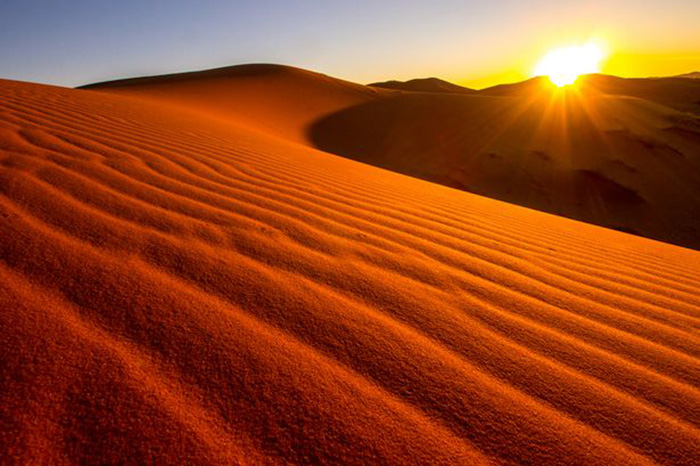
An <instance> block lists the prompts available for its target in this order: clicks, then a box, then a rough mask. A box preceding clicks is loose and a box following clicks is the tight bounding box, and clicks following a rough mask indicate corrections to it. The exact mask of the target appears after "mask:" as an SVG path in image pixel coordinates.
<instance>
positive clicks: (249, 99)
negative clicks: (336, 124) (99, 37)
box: [85, 64, 387, 142]
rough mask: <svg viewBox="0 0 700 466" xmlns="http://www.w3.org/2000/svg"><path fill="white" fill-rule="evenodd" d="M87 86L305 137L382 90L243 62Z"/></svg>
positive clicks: (293, 137)
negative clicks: (317, 124) (332, 116)
mask: <svg viewBox="0 0 700 466" xmlns="http://www.w3.org/2000/svg"><path fill="white" fill-rule="evenodd" d="M85 88H86V89H94V90H100V91H104V92H111V93H117V94H127V95H131V96H136V97H139V98H142V99H143V98H146V99H149V100H155V101H158V102H160V103H167V104H171V105H173V106H176V107H179V108H182V107H185V108H187V109H188V110H195V111H198V112H201V113H202V114H207V115H209V116H216V117H219V118H231V117H234V118H235V119H236V121H237V122H238V123H240V124H245V125H247V126H249V127H252V128H257V129H262V130H264V131H265V132H267V133H268V134H272V133H274V134H276V135H278V136H280V137H283V138H286V139H290V140H294V141H301V142H304V141H306V128H307V126H308V125H310V124H311V123H313V122H314V121H316V120H318V119H319V118H322V117H324V116H326V115H328V114H331V113H334V112H337V111H340V110H342V109H344V108H346V107H350V106H353V105H359V104H361V103H364V102H366V101H368V100H371V99H373V98H376V97H377V96H381V95H384V94H385V93H387V91H384V90H381V89H374V88H371V87H367V86H362V85H360V84H355V83H351V82H347V81H342V80H340V79H336V78H331V77H329V76H326V75H323V74H320V73H314V72H312V71H306V70H302V69H299V68H294V67H291V66H284V65H267V64H253V65H239V66H231V67H226V68H217V69H214V70H206V71H197V72H190V73H180V74H171V75H164V76H152V77H146V78H133V79H124V80H120V81H110V82H105V83H98V84H92V85H89V86H85Z"/></svg>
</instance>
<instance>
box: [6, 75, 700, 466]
mask: <svg viewBox="0 0 700 466" xmlns="http://www.w3.org/2000/svg"><path fill="white" fill-rule="evenodd" d="M309 76H310V75H307V74H305V73H304V72H296V71H295V72H292V73H290V74H285V75H283V76H278V78H279V81H278V82H277V83H276V84H275V86H279V87H278V89H279V90H280V95H279V96H278V97H279V98H280V99H282V100H283V101H284V99H296V98H297V97H296V96H290V95H289V93H288V92H286V91H284V89H286V88H289V89H291V88H294V87H295V86H296V85H297V84H293V83H289V84H285V82H286V81H285V80H287V79H289V80H292V81H294V80H302V81H303V80H306V82H307V83H309V86H310V87H309V89H310V91H309V96H312V95H315V92H312V91H311V87H313V86H315V85H316V84H313V83H317V84H318V83H320V85H322V88H323V89H326V90H327V94H326V95H322V96H321V97H320V98H319V100H318V101H313V102H315V103H313V102H309V106H308V107H307V106H304V105H301V104H300V103H299V102H297V103H298V104H299V106H298V107H297V105H296V104H294V103H293V101H291V100H287V101H284V102H283V103H280V104H279V105H280V107H279V108H277V107H276V106H275V105H276V100H274V98H272V97H270V100H269V101H268V102H267V105H268V107H260V108H258V107H256V105H257V103H256V104H255V105H250V106H249V105H247V103H246V100H245V98H244V94H243V93H240V94H236V93H235V92H236V91H232V93H231V94H225V95H220V96H219V97H220V100H219V99H217V94H216V92H217V91H216V89H217V86H219V85H221V88H225V87H226V83H225V82H219V81H218V78H213V77H212V76H206V75H205V80H207V83H208V84H207V85H206V86H204V89H205V90H206V91H201V90H200V89H199V86H198V84H197V80H196V79H195V78H194V77H192V76H189V77H187V78H186V79H185V78H183V80H182V81H180V82H178V84H177V85H178V86H179V87H178V97H177V100H173V99H171V98H170V96H168V95H165V93H164V94H163V95H157V93H153V92H151V90H148V91H144V90H142V89H132V90H130V91H129V92H126V91H124V92H122V91H120V90H119V89H117V88H111V89H109V90H106V89H104V90H101V91H97V90H70V89H62V88H57V87H50V86H42V85H35V84H27V83H18V82H12V81H0V103H1V104H0V105H1V106H0V218H1V219H2V221H0V308H1V309H2V313H1V314H0V315H1V316H2V322H1V323H0V355H1V357H0V368H1V369H0V380H1V381H2V382H1V383H2V388H3V389H2V391H0V396H1V397H2V399H1V400H0V403H1V404H2V408H3V411H2V413H3V414H2V416H1V417H0V453H1V454H2V457H3V458H4V463H7V464H52V465H53V464H95V463H100V464H123V463H134V464H207V465H209V464H347V465H353V464H357V465H364V464H387V465H391V464H396V465H405V464H416V465H422V464H426V465H428V464H430V465H438V464H441V465H455V464H469V465H477V464H503V465H520V464H522V465H525V464H549V465H555V464H556V465H606V466H607V465H623V464H624V465H628V464H629V465H632V464H634V465H695V464H697V459H698V458H699V457H700V334H699V332H698V330H699V329H700V298H699V296H700V260H699V259H700V253H698V252H695V251H692V250H688V249H683V248H679V247H676V246H672V245H668V244H664V243H660V242H656V241H652V240H648V239H644V238H640V237H636V236H632V235H627V234H624V233H620V232H616V231H612V230H606V229H603V228H599V227H596V226H592V225H588V224H584V223H579V222H576V221H573V220H568V219H565V218H561V217H556V216H553V215H548V214H544V213H540V212H537V211H534V210H529V209H526V208H522V207H518V206H515V205H511V204H506V203H502V202H499V201H496V200H492V199H488V198H485V197H481V196H477V195H474V194H470V193H466V192H462V191H458V190H454V189H450V188H447V187H444V186H440V185H437V184H432V183H429V182H425V181H421V180H418V179H414V178H410V177H407V176H403V175H401V174H398V173H393V172H390V171H386V170H383V169H380V168H376V167H372V166H369V165H365V164H361V163H358V162H355V161H352V160H347V159H345V158H342V157H337V156H334V155H331V154H328V153H324V152H322V151H319V150H316V149H313V148H310V147H308V146H307V145H306V144H303V143H302V144H300V143H299V142H304V141H303V140H304V135H303V131H302V129H303V124H304V122H306V121H308V120H309V119H310V118H312V116H313V115H322V114H325V113H326V112H338V111H340V110H339V109H341V108H343V107H345V106H350V105H358V103H357V102H358V101H359V102H362V101H363V100H367V101H372V100H373V99H374V98H373V97H372V96H371V95H369V94H367V93H366V91H365V90H364V89H363V88H361V89H357V88H355V87H354V86H352V85H341V86H339V85H336V84H337V83H335V82H330V83H328V82H325V83H324V80H323V79H322V78H318V77H312V79H307V78H308V77H309ZM223 79H224V80H225V79H228V78H223ZM245 79H249V78H247V77H246V78H245ZM265 79H270V80H273V79H277V78H274V77H271V76H268V77H266V78H265ZM252 81H253V78H252V77H250V81H249V82H247V83H245V85H246V86H250V88H252V87H254V86H255V84H254V83H253V82H252ZM325 85H327V86H326V87H323V86H325ZM144 89H145V87H144ZM132 91H134V92H132ZM142 92H143V94H142V95H141V96H140V97H139V94H140V93H142ZM200 92H201V94H200ZM324 92H325V91H324ZM370 92H371V91H370ZM146 94H148V95H146ZM202 95H203V97H201V96H202ZM245 95H248V96H251V95H252V90H251V91H250V92H248V93H247V94H245ZM234 96H235V99H234ZM200 97H201V98H200ZM254 97H255V96H254ZM229 98H231V100H230V101H229V102H230V103H231V105H229V103H227V102H226V99H229ZM256 98H257V97H256ZM298 98H299V99H300V101H301V100H303V101H304V102H306V101H307V99H305V98H303V96H298ZM467 99H470V100H465V101H464V102H465V108H464V110H465V111H472V110H469V109H470V108H473V107H472V106H475V105H478V102H477V101H474V100H471V99H472V98H469V97H467ZM478 99H482V100H483V101H484V102H489V105H491V104H492V103H495V102H492V100H493V99H496V98H488V97H479V98H478ZM489 99H491V100H489ZM381 101H382V102H383V101H384V99H382V100H381ZM249 102H252V100H251V101H249ZM255 102H258V101H257V100H256V101H255ZM377 102H380V100H377ZM479 102H480V101H479ZM234 103H235V105H233V104H234ZM398 103H399V104H400V105H404V101H403V100H401V99H399V100H398ZM219 104H221V105H219ZM605 104H609V105H612V106H614V108H615V109H616V111H619V112H623V111H632V110H634V111H649V112H651V114H652V115H657V114H660V113H663V112H662V111H661V110H659V109H657V108H656V107H649V106H648V104H646V103H644V102H638V101H630V102H627V101H625V102H619V101H617V100H611V101H605V103H601V105H605ZM417 105H424V103H422V102H418V103H417ZM503 106H504V107H506V108H504V109H503V112H508V111H510V105H509V104H508V101H507V100H504V101H503ZM360 107H361V105H360ZM347 108H349V107H347ZM477 110H478V111H481V110H479V109H478V108H477ZM477 110H474V111H477ZM239 111H240V113H239ZM257 112H259V113H257ZM664 112H665V110H664ZM663 114H664V115H665V113H663ZM268 118H269V119H268ZM314 118H315V117H314ZM660 118H661V117H660ZM275 122H277V123H279V125H276V124H273V123H275ZM285 122H289V123H288V124H287V123H285ZM645 122H647V120H645ZM524 129H526V128H524ZM524 129H523V130H524ZM543 163H544V162H543ZM625 195H626V194H625ZM621 196H622V197H624V195H621ZM629 202H632V201H631V200H630V201H629Z"/></svg>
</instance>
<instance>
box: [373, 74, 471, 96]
mask: <svg viewBox="0 0 700 466" xmlns="http://www.w3.org/2000/svg"><path fill="white" fill-rule="evenodd" d="M368 86H370V87H379V88H383V89H394V90H398V91H409V92H433V93H441V94H475V93H476V92H477V91H475V90H474V89H469V88H467V87H462V86H458V85H456V84H452V83H451V82H447V81H444V80H442V79H439V78H419V79H411V80H408V81H385V82H380V83H372V84H368Z"/></svg>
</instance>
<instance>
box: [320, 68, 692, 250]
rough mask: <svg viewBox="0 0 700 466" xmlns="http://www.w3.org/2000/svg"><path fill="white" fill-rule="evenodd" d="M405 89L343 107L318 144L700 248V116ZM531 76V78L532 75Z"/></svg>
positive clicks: (572, 95) (602, 102)
mask: <svg viewBox="0 0 700 466" xmlns="http://www.w3.org/2000/svg"><path fill="white" fill-rule="evenodd" d="M526 84H527V85H528V86H531V87H530V90H529V91H528V92H527V93H522V94H520V95H508V96H505V95H504V96H501V95H499V96H483V95H476V96H457V95H444V96H441V95H435V94H433V95H427V94H403V95H401V96H397V97H392V98H387V99H380V100H374V101H371V102H367V103H364V104H362V105H358V106H355V107H352V108H348V109H345V110H343V111H340V112H337V113H335V114H333V115H331V116H329V117H326V118H324V119H322V120H320V121H318V122H316V123H315V125H314V126H313V127H312V129H311V134H312V140H313V141H314V143H315V145H316V146H317V147H319V148H321V149H323V150H325V151H328V152H332V153H335V154H340V155H343V156H346V157H350V158H353V159H355V160H359V161H362V162H365V163H370V164H373V165H377V166H380V167H384V168H387V169H390V170H394V171H398V172H401V173H405V174H408V175H411V176H416V177H419V178H423V179H426V180H430V181H433V182H437V183H441V184H444V185H447V186H451V187H454V188H458V189H462V190H466V191H470V192H475V193H479V194H483V195H485V196H488V197H492V198H496V199H500V200H504V201H508V202H512V203H515V204H519V205H523V206H527V207H532V208H535V209H538V210H543V211H546V212H550V213H554V214H557V215H563V216H566V217H569V218H574V219H577V220H582V221H585V222H590V223H594V224H597V225H602V226H605V227H609V228H617V229H622V230H624V231H627V232H633V233H637V234H639V235H643V236H646V237H650V238H654V239H659V240H662V241H666V242H671V243H674V244H678V245H682V246H687V247H691V248H695V249H700V197H698V189H697V187H698V186H700V120H699V119H697V118H694V117H692V116H690V115H688V114H684V113H681V112H677V111H675V110H672V109H670V108H668V107H664V106H661V105H659V104H656V103H653V102H651V101H647V100H642V99H639V98H631V97H623V96H613V95H608V94H601V93H590V92H589V93H586V92H579V91H577V90H570V91H555V92H552V91H551V86H549V87H547V88H543V87H541V86H540V85H541V84H542V83H540V82H538V81H533V82H531V83H529V84H528V83H526ZM526 84H524V85H526Z"/></svg>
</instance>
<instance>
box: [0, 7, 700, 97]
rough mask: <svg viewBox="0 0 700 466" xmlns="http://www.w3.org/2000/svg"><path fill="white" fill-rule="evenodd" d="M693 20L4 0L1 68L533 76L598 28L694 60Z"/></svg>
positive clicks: (638, 13)
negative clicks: (555, 51)
mask: <svg viewBox="0 0 700 466" xmlns="http://www.w3.org/2000/svg"><path fill="white" fill-rule="evenodd" d="M699 19H700V1H697V0H692V1H691V0H666V1H649V0H638V1H631V0H618V1H615V0H608V1H599V0H594V1H587V2H576V1H568V0H561V1H544V0H532V1H516V0H491V1H489V0H482V1H456V0H442V1H441V0H434V1H414V0H403V1H398V0H383V1H376V0H373V1H367V0H355V1H352V2H350V1H347V2H337V1H335V2H334V1H320V0H307V1H300V0H288V1H271V0H259V1H222V0H211V1H185V0H171V1H154V0H151V1H148V0H145V1H135V0H122V1H99V0H98V1H94V0H93V1H85V0H53V1H49V0H45V1H18V0H3V1H2V3H0V77H3V78H9V79H18V80H25V81H34V82H42V83H49V84H57V85H66V86H75V85H79V84H85V83H89V82H94V81H99V80H105V79H112V78H118V77H127V76H138V75H146V74H158V73H168V72H177V71H186V70H193V69H203V68H212V67H217V66H226V65H230V64H238V63H250V62H267V63H286V64H292V65H295V66H300V67H303V68H309V69H313V70H317V71H322V72H324V73H328V74H331V75H334V76H338V77H342V78H346V79H351V80H355V81H359V82H368V81H374V80H383V79H389V78H399V79H407V78H410V77H416V76H428V75H438V76H442V77H445V78H448V79H452V80H454V81H458V82H463V83H464V82H467V83H468V82H469V81H470V80H474V79H477V78H485V79H491V78H493V79H498V78H495V77H496V76H503V77H504V79H508V78H506V76H511V77H513V78H514V77H515V76H516V75H517V74H518V73H519V74H520V75H526V74H527V69H528V67H530V66H531V65H534V63H530V62H532V61H533V60H535V59H536V57H537V56H540V55H541V54H543V53H544V52H545V51H546V50H547V48H550V47H555V46H557V45H558V44H559V43H560V42H561V43H565V42H571V41H576V40H583V39H585V38H586V36H590V35H596V34H602V35H603V36H605V37H606V38H611V39H610V40H612V41H613V42H614V43H615V45H616V46H619V52H620V53H621V54H624V53H626V54H628V55H629V56H635V54H636V56H644V55H647V54H651V55H653V56H655V57H657V58H658V57H659V56H671V55H674V54H675V55H674V56H676V55H677V57H676V58H675V60H676V62H674V63H676V65H677V67H678V69H679V70H680V69H682V68H683V67H688V66H690V65H692V63H693V60H695V58H700V27H698V20H699ZM678 57H681V58H678ZM678 60H681V62H682V63H681V62H679V61H678ZM696 68H700V63H698V66H696ZM686 71H690V69H687V70H686ZM509 73H510V74H509ZM660 74H663V73H660ZM490 77H491V78H490Z"/></svg>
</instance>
